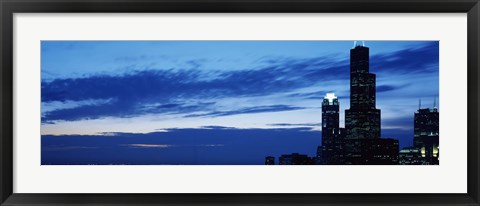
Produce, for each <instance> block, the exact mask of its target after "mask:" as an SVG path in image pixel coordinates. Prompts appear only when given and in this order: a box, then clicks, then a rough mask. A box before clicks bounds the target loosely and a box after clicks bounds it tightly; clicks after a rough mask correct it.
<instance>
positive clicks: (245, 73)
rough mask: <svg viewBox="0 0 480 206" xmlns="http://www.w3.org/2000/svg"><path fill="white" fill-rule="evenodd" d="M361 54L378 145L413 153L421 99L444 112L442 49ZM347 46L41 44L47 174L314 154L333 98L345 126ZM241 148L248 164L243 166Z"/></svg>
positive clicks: (422, 44)
mask: <svg viewBox="0 0 480 206" xmlns="http://www.w3.org/2000/svg"><path fill="white" fill-rule="evenodd" d="M365 46H367V47H369V48H370V72H372V73H375V74H376V75H377V108H378V109H381V121H382V125H381V126H382V136H383V137H386V138H395V139H399V140H400V145H401V147H404V146H409V145H411V144H412V142H411V141H412V138H413V113H414V112H415V111H416V110H417V109H418V106H419V98H421V99H422V107H430V108H431V107H432V106H433V101H434V98H436V99H437V107H438V104H439V103H438V94H439V86H438V85H439V69H438V68H439V64H438V61H439V58H438V57H439V50H438V49H439V45H438V42H437V41H381V42H380V41H367V42H365ZM352 47H353V41H42V46H41V49H42V52H41V55H42V56H41V60H42V62H41V69H42V91H41V92H42V102H41V109H42V126H41V132H42V163H45V164H68V163H70V164H89V163H91V164H263V161H264V159H263V158H264V157H265V156H267V155H279V154H281V153H293V152H300V153H306V154H308V155H314V153H315V150H316V146H318V144H320V142H321V132H320V129H321V128H320V125H321V124H320V123H321V102H322V99H323V97H324V96H325V94H326V93H327V92H334V93H335V94H336V95H337V96H338V97H339V101H340V106H341V108H340V111H341V113H340V116H341V120H340V122H341V126H342V127H343V126H344V115H345V113H344V111H345V109H348V108H349V69H350V68H349V58H350V56H349V52H350V49H351V48H352ZM115 137H116V138H115ZM107 148H108V149H107ZM245 149H248V150H251V155H253V156H254V157H249V158H246V157H244V154H243V153H242V151H243V152H245ZM59 152H61V153H62V158H59V157H57V155H58V154H59ZM94 154H101V155H94ZM222 154H223V155H222ZM217 155H220V156H224V157H223V158H220V157H217ZM99 156H101V158H100V157H99ZM146 156H148V158H142V157H146ZM152 156H153V157H152ZM155 156H163V157H165V156H168V157H172V156H175V158H158V159H155V158H154V157H155ZM152 158H153V159H152ZM192 158H195V159H192Z"/></svg>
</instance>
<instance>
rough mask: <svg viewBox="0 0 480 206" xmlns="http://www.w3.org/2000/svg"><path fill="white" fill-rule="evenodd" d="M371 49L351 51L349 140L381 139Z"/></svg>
mask: <svg viewBox="0 0 480 206" xmlns="http://www.w3.org/2000/svg"><path fill="white" fill-rule="evenodd" d="M369 58H370V57H369V48H368V47H365V46H363V45H361V46H360V45H355V47H354V48H352V49H351V50H350V109H347V110H346V111H345V128H346V130H347V139H375V138H380V136H381V135H380V110H379V109H377V108H376V103H375V100H376V84H375V81H376V76H375V74H372V73H370V71H369Z"/></svg>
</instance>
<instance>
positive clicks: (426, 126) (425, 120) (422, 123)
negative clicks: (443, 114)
mask: <svg viewBox="0 0 480 206" xmlns="http://www.w3.org/2000/svg"><path fill="white" fill-rule="evenodd" d="M413 131H414V136H413V146H414V147H415V148H418V149H419V150H420V152H421V155H422V158H424V164H438V163H439V162H438V158H439V149H438V145H439V113H438V110H437V108H436V107H435V105H434V107H433V109H429V108H426V109H421V108H419V109H418V111H417V112H415V116H414V130H413Z"/></svg>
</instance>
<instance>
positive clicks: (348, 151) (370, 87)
mask: <svg viewBox="0 0 480 206" xmlns="http://www.w3.org/2000/svg"><path fill="white" fill-rule="evenodd" d="M369 58H370V57H369V48H368V47H366V46H365V45H364V44H362V45H357V44H356V43H355V45H354V48H352V49H351V50H350V108H349V109H346V110H345V128H341V127H340V101H339V99H338V97H336V96H335V94H334V93H327V94H326V95H325V97H324V98H323V101H322V113H321V115H322V117H321V119H322V142H321V145H320V146H318V147H317V155H316V157H314V158H310V157H308V156H307V155H301V154H298V153H292V154H285V155H281V156H280V157H279V164H281V165H298V164H328V165H344V164H347V165H348V164H352V165H396V164H402V165H420V164H429V165H431V164H439V156H440V154H439V146H438V145H439V113H438V110H437V108H436V105H435V103H434V107H433V109H428V108H427V109H421V108H420V107H419V109H418V111H416V112H415V113H414V138H413V147H406V148H403V149H402V150H400V151H399V142H398V140H397V139H391V138H382V136H381V111H380V109H377V108H376V76H375V74H373V73H370V71H369V69H370V68H369ZM270 163H271V164H274V157H270V156H269V157H266V160H265V164H270Z"/></svg>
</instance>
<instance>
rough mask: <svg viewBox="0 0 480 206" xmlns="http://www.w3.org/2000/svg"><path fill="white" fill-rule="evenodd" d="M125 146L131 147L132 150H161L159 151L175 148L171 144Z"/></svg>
mask: <svg viewBox="0 0 480 206" xmlns="http://www.w3.org/2000/svg"><path fill="white" fill-rule="evenodd" d="M124 146H127V147H131V148H159V149H163V148H169V147H173V145H169V144H127V145H124Z"/></svg>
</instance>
